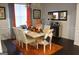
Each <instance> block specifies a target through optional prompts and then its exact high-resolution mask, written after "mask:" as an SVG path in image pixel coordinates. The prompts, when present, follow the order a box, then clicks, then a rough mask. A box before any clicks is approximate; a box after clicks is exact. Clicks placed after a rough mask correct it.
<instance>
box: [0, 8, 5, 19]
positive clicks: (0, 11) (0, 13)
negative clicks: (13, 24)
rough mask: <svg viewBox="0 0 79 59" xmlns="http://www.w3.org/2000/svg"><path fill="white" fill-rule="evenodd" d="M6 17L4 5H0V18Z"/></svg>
mask: <svg viewBox="0 0 79 59" xmlns="http://www.w3.org/2000/svg"><path fill="white" fill-rule="evenodd" d="M3 19H6V13H5V7H0V20H3Z"/></svg>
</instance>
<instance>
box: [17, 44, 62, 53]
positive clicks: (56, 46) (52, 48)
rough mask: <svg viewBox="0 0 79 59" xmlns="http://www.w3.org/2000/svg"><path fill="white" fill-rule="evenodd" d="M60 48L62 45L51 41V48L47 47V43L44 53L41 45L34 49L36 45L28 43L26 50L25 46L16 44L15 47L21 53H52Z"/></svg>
mask: <svg viewBox="0 0 79 59" xmlns="http://www.w3.org/2000/svg"><path fill="white" fill-rule="evenodd" d="M62 48H63V46H61V45H58V44H54V43H53V44H52V47H51V50H50V49H49V45H47V46H46V50H45V53H44V50H43V46H39V49H36V47H34V46H31V45H28V50H26V49H25V46H24V47H23V48H22V47H21V46H18V45H17V49H18V50H19V51H21V52H22V53H23V55H54V54H55V53H57V52H58V51H60V50H61V49H62Z"/></svg>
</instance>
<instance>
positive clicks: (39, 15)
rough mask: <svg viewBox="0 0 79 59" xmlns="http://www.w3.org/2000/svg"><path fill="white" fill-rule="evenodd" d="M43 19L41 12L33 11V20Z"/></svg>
mask: <svg viewBox="0 0 79 59" xmlns="http://www.w3.org/2000/svg"><path fill="white" fill-rule="evenodd" d="M40 18H41V10H39V9H33V19H40Z"/></svg>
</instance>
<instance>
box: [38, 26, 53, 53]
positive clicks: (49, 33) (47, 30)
mask: <svg viewBox="0 0 79 59" xmlns="http://www.w3.org/2000/svg"><path fill="white" fill-rule="evenodd" d="M52 31H53V29H50V26H48V27H46V28H44V30H43V32H44V34H45V35H44V39H43V40H41V41H38V42H37V49H38V45H39V44H42V45H43V48H44V53H45V49H46V46H47V45H48V44H49V45H50V50H51V45H52V43H51V42H52V36H53V33H52ZM47 37H49V38H50V39H49V41H47V40H46V39H47Z"/></svg>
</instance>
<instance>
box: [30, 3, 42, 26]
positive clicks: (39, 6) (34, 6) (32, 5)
mask: <svg viewBox="0 0 79 59" xmlns="http://www.w3.org/2000/svg"><path fill="white" fill-rule="evenodd" d="M33 9H39V10H41V4H40V3H33V4H31V10H32V12H31V13H32V25H34V20H35V19H33Z"/></svg>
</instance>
